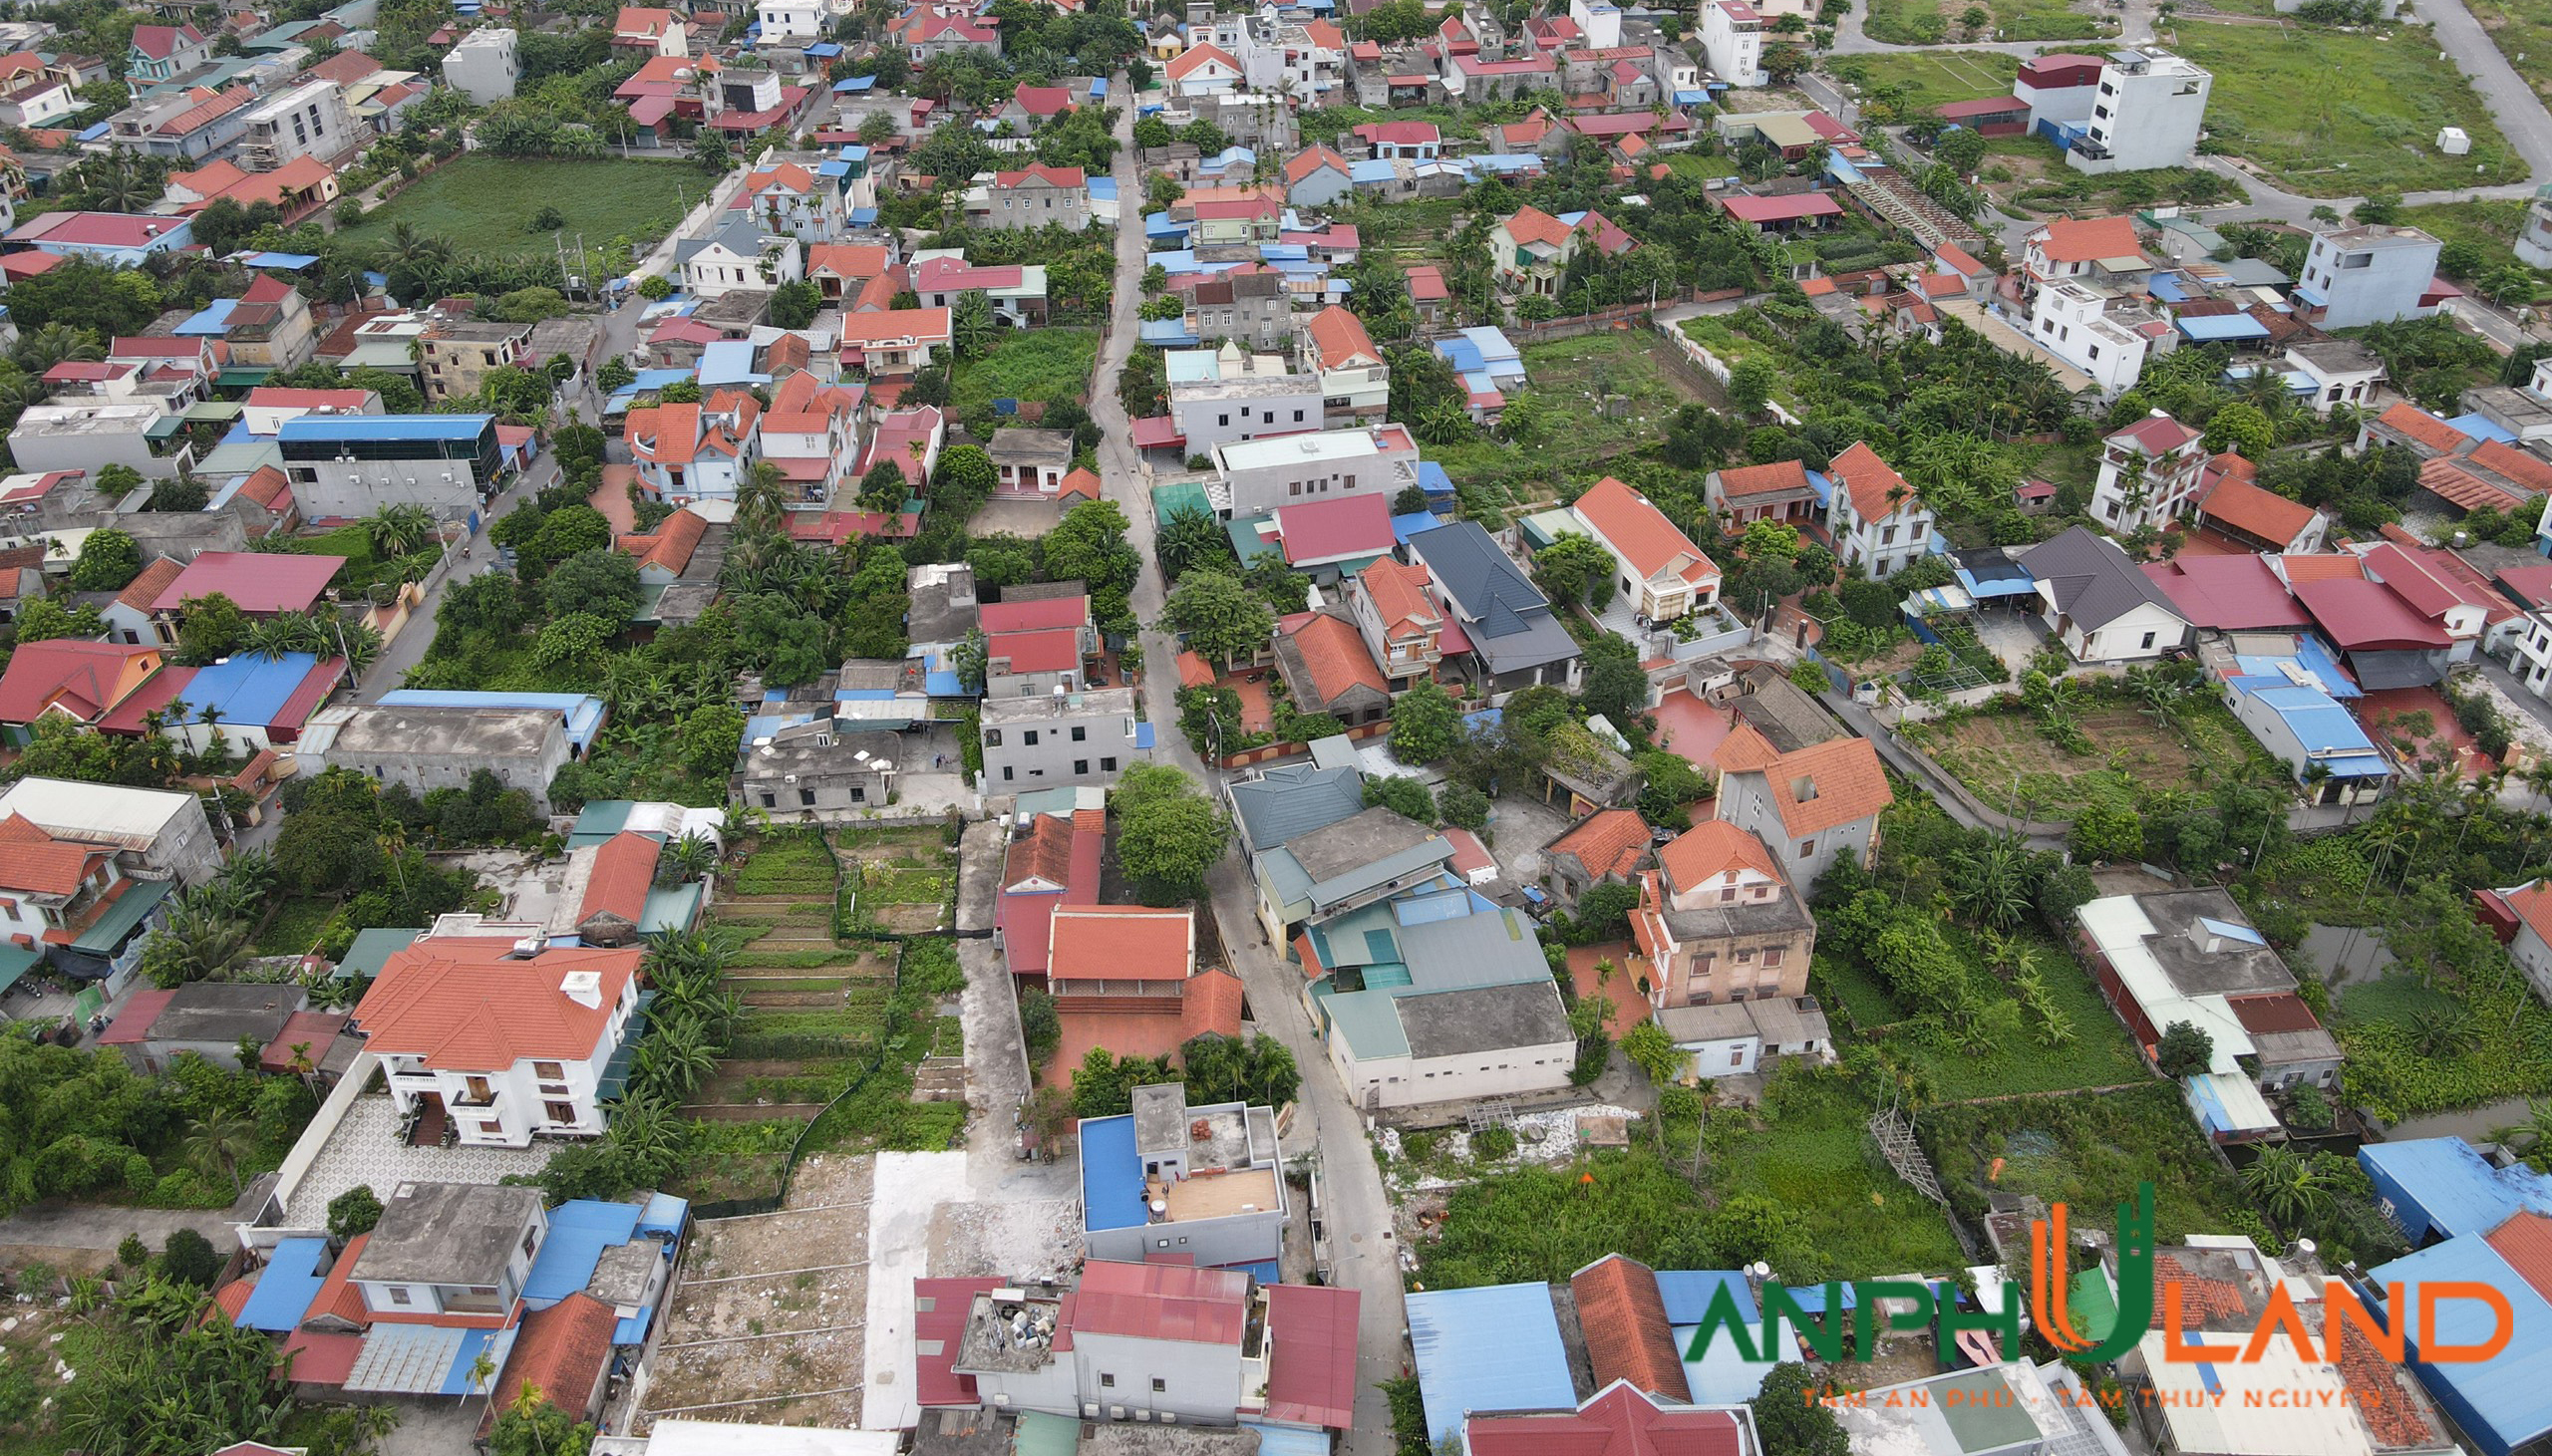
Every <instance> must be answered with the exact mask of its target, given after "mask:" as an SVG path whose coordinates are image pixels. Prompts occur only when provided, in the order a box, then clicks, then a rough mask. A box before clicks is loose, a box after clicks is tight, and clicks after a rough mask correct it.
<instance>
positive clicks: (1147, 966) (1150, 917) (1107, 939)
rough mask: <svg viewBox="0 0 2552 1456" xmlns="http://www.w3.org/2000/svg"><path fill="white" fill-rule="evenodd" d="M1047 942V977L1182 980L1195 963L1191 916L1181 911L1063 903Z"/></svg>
mask: <svg viewBox="0 0 2552 1456" xmlns="http://www.w3.org/2000/svg"><path fill="white" fill-rule="evenodd" d="M1047 944H1048V947H1049V951H1048V959H1047V963H1046V966H1047V970H1046V974H1047V978H1048V980H1049V981H1050V982H1052V981H1184V980H1186V979H1187V977H1188V974H1189V972H1190V971H1192V970H1193V969H1194V967H1195V964H1196V920H1195V916H1194V914H1193V913H1192V912H1190V911H1186V910H1153V909H1148V908H1146V907H1144V906H1140V905H1063V906H1058V907H1056V910H1055V918H1054V921H1053V925H1052V929H1051V930H1050V931H1049V932H1048V940H1047ZM1059 994H1060V993H1059Z"/></svg>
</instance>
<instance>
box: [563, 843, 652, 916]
mask: <svg viewBox="0 0 2552 1456" xmlns="http://www.w3.org/2000/svg"><path fill="white" fill-rule="evenodd" d="M662 848H663V846H661V845H659V844H658V843H657V842H656V841H655V840H654V839H653V838H650V837H649V836H647V835H644V834H640V833H637V832H635V831H633V830H628V829H623V830H621V831H620V832H619V833H617V834H614V835H613V836H611V837H610V838H609V839H606V840H604V841H603V842H602V844H601V846H600V847H599V848H597V849H596V850H595V851H594V868H593V875H592V877H591V878H590V879H588V880H586V881H585V898H584V899H583V900H582V901H580V902H579V903H578V904H577V906H576V923H577V924H578V925H583V924H584V923H585V922H587V921H589V920H592V919H593V918H594V917H595V916H597V915H610V916H615V917H617V918H619V919H621V920H625V921H627V922H628V923H629V924H631V925H633V926H634V925H637V924H638V923H639V922H641V921H643V920H645V919H646V917H647V891H648V890H650V889H651V888H653V887H654V885H655V883H656V860H657V857H658V855H659V853H660V852H661V850H662Z"/></svg>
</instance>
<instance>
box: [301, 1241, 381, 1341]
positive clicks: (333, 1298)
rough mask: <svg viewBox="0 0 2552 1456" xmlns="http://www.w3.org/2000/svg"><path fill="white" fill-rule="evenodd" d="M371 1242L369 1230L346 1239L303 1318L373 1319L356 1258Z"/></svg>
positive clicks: (353, 1321) (359, 1321) (354, 1321)
mask: <svg viewBox="0 0 2552 1456" xmlns="http://www.w3.org/2000/svg"><path fill="white" fill-rule="evenodd" d="M371 1242H372V1235H370V1234H357V1235H355V1236H354V1237H353V1238H351V1239H348V1240H347V1241H346V1247H345V1248H344V1249H343V1250H342V1251H340V1252H339V1253H338V1255H337V1262H336V1263H335V1264H332V1265H330V1266H328V1277H327V1278H326V1279H324V1280H321V1281H320V1282H319V1293H318V1295H317V1297H316V1298H314V1299H312V1300H311V1302H310V1308H309V1310H307V1311H305V1312H304V1313H303V1314H302V1316H301V1317H302V1319H303V1321H304V1322H307V1321H309V1320H312V1319H317V1318H319V1317H321V1316H322V1315H330V1316H334V1317H336V1318H339V1319H343V1320H345V1321H346V1322H347V1323H349V1324H354V1325H358V1326H360V1325H365V1324H370V1323H371V1322H372V1312H371V1311H370V1310H366V1309H365V1308H364V1303H363V1291H362V1290H361V1289H360V1288H358V1287H357V1286H356V1285H355V1283H354V1272H355V1261H356V1260H358V1259H361V1258H362V1257H363V1246H365V1245H366V1244H369V1243H371ZM296 1373H298V1372H296Z"/></svg>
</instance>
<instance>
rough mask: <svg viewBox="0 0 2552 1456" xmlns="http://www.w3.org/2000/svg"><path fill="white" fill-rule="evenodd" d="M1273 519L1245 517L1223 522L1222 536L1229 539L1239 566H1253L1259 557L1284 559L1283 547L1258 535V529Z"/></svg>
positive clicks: (1269, 517) (1266, 516) (1268, 517)
mask: <svg viewBox="0 0 2552 1456" xmlns="http://www.w3.org/2000/svg"><path fill="white" fill-rule="evenodd" d="M1273 519H1275V517H1274V516H1272V515H1245V516H1241V517H1238V518H1237V519H1233V520H1228V521H1225V522H1223V534H1224V536H1226V537H1227V538H1229V539H1230V541H1231V543H1232V554H1234V555H1236V556H1238V557H1240V564H1241V565H1243V566H1252V565H1255V564H1257V561H1258V558H1259V557H1261V556H1273V557H1275V558H1276V559H1277V560H1279V561H1282V560H1284V559H1285V548H1284V547H1282V546H1279V545H1277V544H1276V543H1275V542H1274V541H1271V540H1269V539H1267V538H1266V537H1265V536H1263V535H1261V534H1259V530H1258V528H1259V527H1260V526H1263V525H1265V524H1267V523H1268V522H1269V521H1271V520H1273Z"/></svg>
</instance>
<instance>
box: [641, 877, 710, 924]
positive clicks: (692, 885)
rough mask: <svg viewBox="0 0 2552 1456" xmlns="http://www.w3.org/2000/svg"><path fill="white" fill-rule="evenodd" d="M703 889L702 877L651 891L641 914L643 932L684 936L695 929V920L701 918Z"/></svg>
mask: <svg viewBox="0 0 2552 1456" xmlns="http://www.w3.org/2000/svg"><path fill="white" fill-rule="evenodd" d="M700 892H701V882H700V881H698V880H689V881H685V882H684V883H682V884H679V885H669V886H667V887H665V888H664V889H661V890H649V891H648V892H647V908H646V909H644V910H642V911H640V912H639V913H638V931H639V933H640V934H641V935H654V934H655V933H657V932H658V931H671V932H673V933H674V934H676V935H680V934H681V933H682V932H684V931H687V930H689V929H691V925H692V922H693V921H695V920H698V919H699V918H700Z"/></svg>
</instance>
